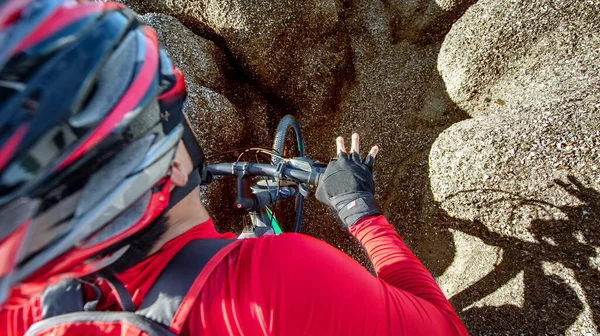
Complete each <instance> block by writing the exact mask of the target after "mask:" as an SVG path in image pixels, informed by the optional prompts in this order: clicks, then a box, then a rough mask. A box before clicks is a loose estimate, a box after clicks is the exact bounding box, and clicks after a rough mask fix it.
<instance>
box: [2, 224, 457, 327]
mask: <svg viewBox="0 0 600 336" xmlns="http://www.w3.org/2000/svg"><path fill="white" fill-rule="evenodd" d="M350 232H351V233H352V234H353V235H354V236H355V237H356V238H357V239H358V240H359V241H360V242H361V243H362V245H363V246H364V248H365V249H366V251H367V253H368V254H369V257H370V259H371V262H372V263H373V266H374V267H375V271H376V273H377V276H378V277H377V278H376V277H373V276H372V275H371V274H370V273H369V272H367V271H366V270H365V268H364V267H362V266H361V265H359V264H358V263H357V262H356V261H354V260H352V259H351V258H350V257H348V256H347V255H345V254H344V253H342V252H341V251H339V250H337V249H335V248H333V247H331V246H330V245H328V244H326V243H324V242H322V241H320V240H317V239H314V238H311V237H308V236H305V235H301V234H282V235H279V236H265V237H262V238H258V239H246V240H242V241H239V242H236V243H234V244H230V245H229V246H228V247H226V248H225V249H224V250H222V251H221V252H219V253H218V254H217V255H215V257H213V259H211V261H210V262H209V263H208V264H207V265H206V267H205V269H204V270H203V271H202V273H201V274H200V275H199V277H198V278H197V281H196V282H195V283H194V286H196V287H197V288H194V287H192V289H191V292H192V291H194V290H195V292H196V293H197V295H196V296H193V295H192V296H191V297H192V298H195V300H191V301H189V302H184V304H186V305H188V307H187V309H186V311H187V312H189V314H186V316H181V317H180V318H179V319H177V318H176V319H175V322H174V326H175V328H176V329H177V330H178V331H181V334H183V335H197V334H211V335H227V334H228V335H466V334H467V331H466V329H465V327H464V326H463V324H462V323H461V321H460V320H459V318H458V316H457V315H456V313H455V312H454V310H453V309H452V307H451V305H450V303H449V302H448V301H447V300H446V298H445V297H444V294H443V293H442V291H441V290H440V288H439V287H438V286H437V284H436V283H435V281H434V279H433V278H432V277H431V275H430V274H429V272H428V271H427V270H426V269H425V268H424V267H423V265H422V264H421V263H420V262H419V260H418V259H417V258H416V257H415V256H414V255H413V254H412V253H411V252H410V250H409V249H408V248H407V247H406V246H405V245H404V243H403V242H402V240H401V239H400V237H399V236H398V234H397V233H396V231H395V230H394V228H393V227H392V226H391V225H390V224H389V223H388V222H387V220H386V219H385V218H384V217H383V216H377V217H368V218H365V219H363V220H361V221H360V222H359V223H358V224H356V225H354V226H353V227H352V228H351V230H350ZM218 237H221V238H233V237H234V236H233V235H232V234H231V233H228V234H219V233H217V232H216V231H215V229H214V226H213V224H212V221H210V220H209V221H207V222H206V223H203V224H200V225H198V226H197V227H195V228H194V229H192V230H190V231H188V232H186V233H185V234H183V235H181V236H179V237H177V238H175V239H173V240H171V241H170V242H168V243H167V244H165V245H164V246H163V247H162V248H161V249H160V251H159V252H157V253H155V254H153V255H151V256H149V257H148V258H146V259H145V260H144V261H142V262H141V263H139V264H137V265H136V266H134V267H132V268H131V269H129V270H127V271H126V272H124V273H122V274H120V275H119V276H118V278H119V279H120V280H121V281H122V282H123V283H124V284H125V286H126V288H127V289H128V291H129V292H130V294H131V295H132V298H133V301H134V303H135V304H136V305H140V304H141V302H142V300H143V298H144V296H145V294H146V293H147V292H148V290H149V289H150V287H151V286H152V283H153V282H154V281H155V280H156V278H157V277H158V276H159V274H160V272H161V271H162V269H163V268H164V267H165V266H166V264H167V263H168V261H169V260H170V259H171V258H172V257H173V256H174V255H175V254H176V253H177V252H178V251H179V250H180V249H181V248H182V247H183V246H184V245H185V244H187V243H188V242H190V241H191V240H194V239H201V238H218ZM199 280H200V281H199ZM100 285H101V288H102V290H103V292H104V293H105V294H106V295H104V296H103V300H102V302H100V304H99V306H98V308H99V310H100V309H103V310H118V308H117V307H118V304H117V303H116V299H115V297H114V295H113V294H112V293H111V292H110V288H109V287H108V285H102V284H100ZM189 296H190V295H188V297H189ZM40 315H41V312H40V308H39V299H38V298H33V299H31V300H30V301H29V302H28V303H27V304H24V305H23V306H21V307H19V308H17V309H10V310H8V309H6V310H4V311H1V312H0V334H2V335H9V336H12V335H23V334H24V333H25V331H26V329H27V328H28V326H29V325H31V324H32V323H34V322H36V321H37V320H39V318H40Z"/></svg>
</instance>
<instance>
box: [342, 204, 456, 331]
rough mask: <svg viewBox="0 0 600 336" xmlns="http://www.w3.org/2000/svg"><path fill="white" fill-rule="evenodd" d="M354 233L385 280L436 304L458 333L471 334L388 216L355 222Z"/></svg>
mask: <svg viewBox="0 0 600 336" xmlns="http://www.w3.org/2000/svg"><path fill="white" fill-rule="evenodd" d="M350 233H352V235H353V236H354V237H355V238H356V239H358V241H360V242H361V244H362V246H363V247H364V248H365V250H366V251H367V254H368V255H369V259H371V263H372V264H373V267H374V268H375V272H376V273H377V276H378V277H379V279H381V281H384V282H385V283H387V284H389V285H391V286H393V287H395V288H398V289H399V290H402V291H404V292H407V293H410V294H412V295H414V296H416V297H418V298H420V299H422V300H425V301H427V302H429V303H431V304H433V305H434V306H435V308H436V309H438V310H439V311H440V312H442V313H443V314H444V315H445V318H446V320H447V321H448V324H449V325H450V326H451V327H452V328H451V329H454V330H453V333H454V334H456V335H459V334H466V333H467V332H466V329H465V328H464V326H463V324H462V322H461V321H460V320H459V318H458V316H457V315H456V312H455V311H454V309H453V308H452V306H451V305H450V302H448V300H447V299H446V297H445V296H444V294H443V293H442V291H441V289H440V287H439V286H438V285H437V283H436V282H435V280H434V279H433V277H432V276H431V274H430V273H429V272H428V271H427V269H425V267H424V266H423V264H421V262H420V261H419V259H417V257H415V256H414V255H413V253H412V252H411V251H410V250H409V249H408V247H406V245H404V243H403V242H402V240H401V239H400V236H399V235H398V233H397V232H396V230H395V229H394V228H393V227H392V225H390V224H389V223H388V221H387V220H386V219H385V217H384V216H377V217H368V218H365V219H364V220H363V221H361V222H360V223H358V224H356V225H354V226H353V227H352V228H351V229H350ZM415 308H416V307H415Z"/></svg>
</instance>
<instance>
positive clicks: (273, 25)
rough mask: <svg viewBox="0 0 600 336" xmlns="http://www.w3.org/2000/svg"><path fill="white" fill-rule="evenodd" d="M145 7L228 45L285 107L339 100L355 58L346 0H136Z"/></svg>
mask: <svg viewBox="0 0 600 336" xmlns="http://www.w3.org/2000/svg"><path fill="white" fill-rule="evenodd" d="M126 3H127V4H128V5H132V6H133V8H135V9H137V10H138V11H141V12H144V13H145V12H154V11H159V12H162V13H166V14H169V15H172V16H174V17H176V18H178V19H179V20H181V21H182V22H183V23H185V24H186V25H187V26H188V27H190V28H191V29H192V30H193V31H194V32H196V33H200V34H202V35H205V36H211V37H213V38H214V39H215V40H218V41H219V43H220V44H221V46H222V47H224V48H226V49H227V50H228V52H229V53H230V55H231V57H232V59H233V60H234V61H235V66H236V69H237V70H239V71H242V72H243V73H244V74H246V75H247V76H248V78H249V79H250V80H251V81H253V82H255V83H256V84H257V85H258V87H259V88H260V89H261V90H262V91H263V93H264V95H265V96H267V97H270V98H271V99H272V100H274V101H277V102H278V103H279V104H280V105H281V108H282V109H285V110H286V111H282V112H283V113H290V112H293V111H295V110H298V109H309V110H311V111H313V112H315V113H319V112H321V111H323V110H324V109H325V108H326V107H328V106H329V105H330V104H332V103H333V102H334V101H335V97H336V96H337V93H338V90H339V88H338V86H339V85H340V84H339V83H341V82H342V80H343V76H341V73H342V71H343V70H344V69H345V67H346V66H347V63H348V62H349V53H348V52H349V48H348V47H349V45H348V37H347V35H346V33H345V27H344V26H343V25H342V22H341V17H340V11H341V8H340V3H339V2H338V1H335V0H318V1H292V0H277V1H259V0H253V1H247V0H229V1H217V0H196V1H189V0H165V1H161V0H149V1H148V0H143V1H142V0H130V1H126Z"/></svg>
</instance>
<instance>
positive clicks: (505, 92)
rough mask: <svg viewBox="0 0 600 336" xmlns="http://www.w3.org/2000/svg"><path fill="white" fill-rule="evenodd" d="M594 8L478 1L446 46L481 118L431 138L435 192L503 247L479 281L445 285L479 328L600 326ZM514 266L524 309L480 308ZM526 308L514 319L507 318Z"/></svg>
mask: <svg viewBox="0 0 600 336" xmlns="http://www.w3.org/2000/svg"><path fill="white" fill-rule="evenodd" d="M599 15H600V2H598V1H588V2H585V1H567V2H562V1H561V2H559V1H541V2H540V1H518V2H517V1H508V2H497V1H487V0H481V1H479V2H478V3H477V4H475V5H473V6H472V7H470V8H469V10H468V11H467V12H466V13H465V15H463V16H462V17H461V18H460V20H458V22H456V23H455V24H454V26H453V27H452V30H451V31H450V32H449V33H448V34H447V36H446V38H445V40H444V43H443V45H442V48H441V51H440V55H439V62H438V67H439V70H440V73H441V74H442V77H443V78H444V81H445V83H446V85H447V88H448V93H449V95H450V97H451V98H452V100H453V101H454V102H455V103H456V104H457V105H458V106H460V107H461V108H462V109H463V110H464V111H465V112H466V113H468V114H469V115H471V116H473V117H474V118H473V119H469V120H466V121H462V122H460V123H458V124H455V125H453V126H452V127H450V128H449V129H447V130H446V131H445V132H443V133H442V134H441V135H440V136H439V138H438V139H437V140H436V142H435V143H434V145H433V147H432V149H431V152H430V155H429V160H430V182H431V190H432V192H433V195H434V199H435V200H436V202H439V203H440V206H441V208H442V209H443V210H444V212H445V213H446V214H447V215H449V216H452V217H453V218H456V219H460V220H461V222H460V223H459V224H456V227H457V229H458V230H460V231H462V232H467V233H470V234H473V235H475V236H477V237H480V238H483V239H484V240H485V241H486V243H487V244H490V245H492V246H496V247H501V248H502V249H503V253H504V258H503V260H502V261H500V262H499V263H498V264H497V265H496V269H495V271H493V272H491V273H489V274H488V275H487V276H486V277H485V278H484V279H483V280H480V281H478V282H477V283H475V284H474V285H472V286H471V288H466V289H461V290H456V291H454V292H452V293H448V295H449V296H450V297H452V299H451V301H452V303H453V304H454V305H455V307H456V308H457V309H459V310H461V309H464V313H463V314H464V315H463V316H465V319H466V322H467V324H470V325H471V331H472V332H474V333H477V334H479V333H482V334H486V333H489V329H490V328H491V326H494V328H500V329H503V330H505V332H506V333H513V332H514V333H516V332H528V333H531V334H544V333H545V334H563V333H566V334H573V335H581V334H586V333H589V334H592V333H596V332H598V330H597V328H598V325H600V288H599V287H600V286H599V285H598V281H597V279H598V278H599V277H600V268H598V266H597V265H594V264H591V263H590V262H589V260H590V259H595V258H597V257H598V251H599V248H600V234H598V230H597V227H596V225H595V224H593V223H598V218H599V216H600V215H599V212H600V208H599V207H598V206H599V205H600V203H599V200H600V199H599V196H600V193H599V191H600V179H599V173H600V131H599V130H600V91H599V88H600V38H598V34H597V32H598V31H600V22H599V21H598V19H597V18H598V17H599ZM483 31H485V32H486V33H485V34H481V32H483ZM518 271H524V278H523V279H524V280H523V282H522V285H521V286H522V287H523V288H524V290H523V296H524V297H523V301H522V303H521V304H520V307H519V306H518V305H517V306H516V305H515V304H506V305H499V306H495V307H494V306H493V305H487V308H482V307H477V306H476V305H474V304H475V303H476V302H477V301H478V300H483V301H486V300H485V298H484V297H485V296H486V295H488V294H491V292H492V291H494V290H496V289H498V290H499V289H500V288H501V287H502V286H504V285H505V284H507V283H508V282H509V281H512V280H510V279H511V278H512V277H514V276H516V275H517V272H518ZM548 279H551V281H548ZM512 295H515V294H512ZM505 297H506V298H510V297H511V294H506V295H505ZM550 298H552V299H550ZM513 299H514V298H513ZM513 301H515V300H513ZM517 301H518V300H517ZM519 308H520V309H519ZM519 316H527V319H525V321H526V322H524V323H520V324H519V325H518V327H517V326H515V327H513V328H511V327H509V326H508V325H507V324H506V323H504V322H502V319H503V318H504V319H512V320H515V321H517V320H518V321H522V320H521V319H520V317H519ZM483 320H486V322H483ZM539 321H544V323H546V324H545V325H544V326H542V325H540V324H539Z"/></svg>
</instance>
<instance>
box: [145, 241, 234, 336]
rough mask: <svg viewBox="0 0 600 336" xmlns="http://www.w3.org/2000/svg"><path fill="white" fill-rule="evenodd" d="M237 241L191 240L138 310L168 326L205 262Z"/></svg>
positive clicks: (166, 269)
mask: <svg viewBox="0 0 600 336" xmlns="http://www.w3.org/2000/svg"><path fill="white" fill-rule="evenodd" d="M234 241H235V240H231V239H198V240H193V241H191V242H189V243H188V244H187V245H185V246H184V247H183V248H182V249H181V250H180V251H179V252H178V253H177V254H176V255H175V256H174V257H173V259H171V261H169V263H168V264H167V266H166V267H165V268H164V269H163V270H162V272H161V273H160V275H159V277H158V279H156V282H154V284H153V285H152V288H150V291H149V292H148V294H146V296H145V298H144V302H143V303H142V305H141V306H140V309H138V311H137V312H136V314H140V315H142V316H145V317H147V318H149V319H151V320H153V321H155V322H158V323H160V324H162V325H164V326H165V327H167V328H168V327H169V326H170V325H171V321H172V320H173V317H174V316H175V313H176V312H177V309H178V308H179V305H180V304H181V302H182V301H183V298H184V297H185V296H186V295H187V293H188V291H189V290H190V288H191V287H192V284H193V283H194V280H196V278H197V277H198V275H199V274H200V272H201V271H202V269H203V268H204V266H206V264H207V263H208V261H209V260H210V259H211V258H212V257H213V256H214V255H215V254H217V252H219V251H220V250H221V249H222V248H224V247H225V246H227V245H229V244H231V243H232V242H234Z"/></svg>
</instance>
